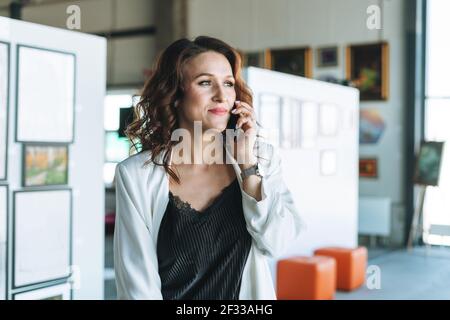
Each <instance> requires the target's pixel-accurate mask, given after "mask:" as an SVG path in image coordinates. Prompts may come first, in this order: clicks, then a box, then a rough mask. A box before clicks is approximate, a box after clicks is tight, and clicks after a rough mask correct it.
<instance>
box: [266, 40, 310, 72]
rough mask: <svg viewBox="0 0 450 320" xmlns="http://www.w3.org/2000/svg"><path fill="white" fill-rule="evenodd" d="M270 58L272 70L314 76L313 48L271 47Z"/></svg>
mask: <svg viewBox="0 0 450 320" xmlns="http://www.w3.org/2000/svg"><path fill="white" fill-rule="evenodd" d="M268 60H269V62H270V65H269V66H268V68H269V69H271V70H274V71H279V72H284V73H288V74H293V75H296V76H300V77H306V78H312V50H311V48H308V47H303V48H286V49H270V50H269V51H268Z"/></svg>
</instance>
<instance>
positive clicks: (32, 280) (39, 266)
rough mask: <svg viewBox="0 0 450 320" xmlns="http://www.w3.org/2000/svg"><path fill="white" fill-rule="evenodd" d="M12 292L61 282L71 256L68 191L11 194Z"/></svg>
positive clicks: (70, 212) (34, 191) (68, 272)
mask: <svg viewBox="0 0 450 320" xmlns="http://www.w3.org/2000/svg"><path fill="white" fill-rule="evenodd" d="M12 230H13V237H12V240H13V245H12V248H13V249H12V274H13V276H12V282H13V289H18V288H21V287H24V286H28V285H34V284H40V283H44V282H48V281H53V280H55V281H56V280H63V279H67V278H68V277H69V276H70V268H69V267H70V265H71V260H72V258H71V256H72V251H71V247H72V243H71V236H72V190H71V189H59V190H42V191H41V190H33V191H14V193H13V226H12Z"/></svg>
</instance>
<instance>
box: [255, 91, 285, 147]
mask: <svg viewBox="0 0 450 320" xmlns="http://www.w3.org/2000/svg"><path fill="white" fill-rule="evenodd" d="M281 103H282V97H280V96H278V95H274V94H270V93H262V94H260V96H259V108H258V111H259V112H258V113H259V117H258V118H259V122H260V123H261V125H262V127H263V129H262V130H263V132H264V136H267V138H268V140H269V142H270V143H271V144H273V145H274V146H275V147H279V146H280V136H281V130H280V125H281Z"/></svg>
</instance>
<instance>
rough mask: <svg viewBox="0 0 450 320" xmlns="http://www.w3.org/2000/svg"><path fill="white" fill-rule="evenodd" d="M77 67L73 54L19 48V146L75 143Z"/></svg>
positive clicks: (17, 106)
mask: <svg viewBox="0 0 450 320" xmlns="http://www.w3.org/2000/svg"><path fill="white" fill-rule="evenodd" d="M75 64H76V57H75V55H74V54H72V53H67V52H60V51H55V50H49V49H42V48H35V47H29V46H24V45H19V46H18V48H17V77H18V79H17V88H16V90H17V91H16V97H17V99H16V100H17V101H16V109H17V125H16V141H17V142H58V143H71V142H73V139H74V118H75V114H74V112H75V82H76V81H75V69H76V66H75Z"/></svg>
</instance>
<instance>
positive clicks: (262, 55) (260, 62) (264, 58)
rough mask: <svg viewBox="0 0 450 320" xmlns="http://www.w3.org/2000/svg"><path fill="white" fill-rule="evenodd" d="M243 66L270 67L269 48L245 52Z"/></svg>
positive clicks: (242, 54)
mask: <svg viewBox="0 0 450 320" xmlns="http://www.w3.org/2000/svg"><path fill="white" fill-rule="evenodd" d="M241 56H242V66H243V67H257V68H270V61H269V50H268V49H266V50H262V51H254V52H243V53H241Z"/></svg>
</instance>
